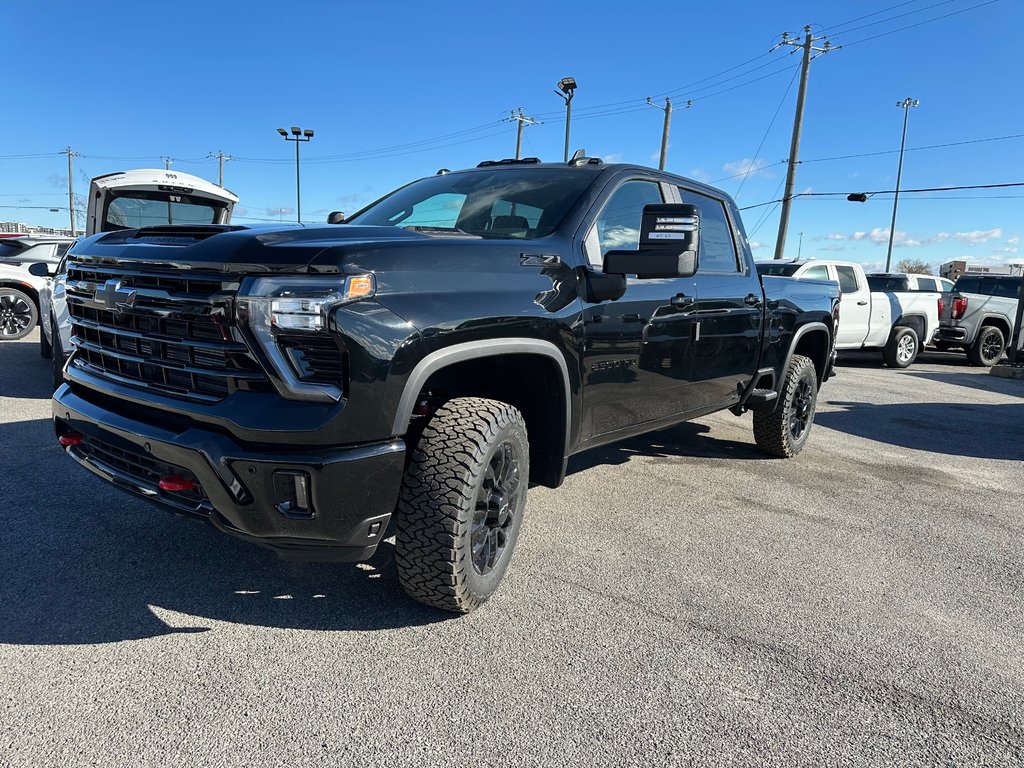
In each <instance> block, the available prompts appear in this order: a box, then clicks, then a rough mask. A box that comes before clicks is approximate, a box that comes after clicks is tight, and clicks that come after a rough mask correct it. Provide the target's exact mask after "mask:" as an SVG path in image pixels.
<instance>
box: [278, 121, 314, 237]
mask: <svg viewBox="0 0 1024 768" xmlns="http://www.w3.org/2000/svg"><path fill="white" fill-rule="evenodd" d="M277 132H278V133H279V134H281V135H282V136H284V140H285V141H294V142H295V221H297V222H298V223H299V224H301V223H302V192H301V190H300V187H299V144H301V143H302V142H304V141H309V140H310V139H312V138H313V131H311V130H309V129H308V128H307V129H306V130H302V129H301V128H299V127H298V126H296V125H293V126H292V135H291V136H289V135H288V131H286V130H285V129H284V128H278V129H277Z"/></svg>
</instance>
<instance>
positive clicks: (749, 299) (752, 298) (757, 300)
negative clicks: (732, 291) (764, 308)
mask: <svg viewBox="0 0 1024 768" xmlns="http://www.w3.org/2000/svg"><path fill="white" fill-rule="evenodd" d="M743 303H744V304H746V305H747V306H748V307H760V306H761V297H760V296H758V295H756V294H753V293H748V294H747V296H746V298H745V299H743Z"/></svg>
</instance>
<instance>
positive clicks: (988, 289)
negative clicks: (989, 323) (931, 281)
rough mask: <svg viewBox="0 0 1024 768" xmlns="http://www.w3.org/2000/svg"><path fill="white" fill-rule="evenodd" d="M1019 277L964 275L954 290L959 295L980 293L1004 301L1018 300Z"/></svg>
mask: <svg viewBox="0 0 1024 768" xmlns="http://www.w3.org/2000/svg"><path fill="white" fill-rule="evenodd" d="M1020 284H1021V278H1019V277H1004V278H991V277H974V276H968V275H964V276H963V277H961V278H960V279H959V280H957V281H956V285H954V286H953V290H955V291H958V292H959V293H978V294H981V295H982V296H997V297H999V298H1004V299H1016V298H1017V293H1018V291H1019V290H1020Z"/></svg>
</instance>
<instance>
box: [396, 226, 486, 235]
mask: <svg viewBox="0 0 1024 768" xmlns="http://www.w3.org/2000/svg"><path fill="white" fill-rule="evenodd" d="M402 229H407V230H409V231H410V232H422V233H423V234H425V235H434V234H437V235H442V234H443V235H452V234H455V235H465V236H466V237H480V235H474V234H473V233H472V232H467V231H466V230H464V229H459V228H458V227H421V226H415V225H414V226H409V227H402Z"/></svg>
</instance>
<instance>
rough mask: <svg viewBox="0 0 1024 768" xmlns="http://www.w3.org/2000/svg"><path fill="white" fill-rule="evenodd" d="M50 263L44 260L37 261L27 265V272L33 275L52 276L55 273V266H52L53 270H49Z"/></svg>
mask: <svg viewBox="0 0 1024 768" xmlns="http://www.w3.org/2000/svg"><path fill="white" fill-rule="evenodd" d="M50 267H51V265H50V264H47V263H46V262H44V261H37V262H35V263H33V264H29V265H28V273H29V274H30V275H34V276H35V277H53V276H54V275H55V274H57V267H56V266H54V267H53V271H51V270H50Z"/></svg>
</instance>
